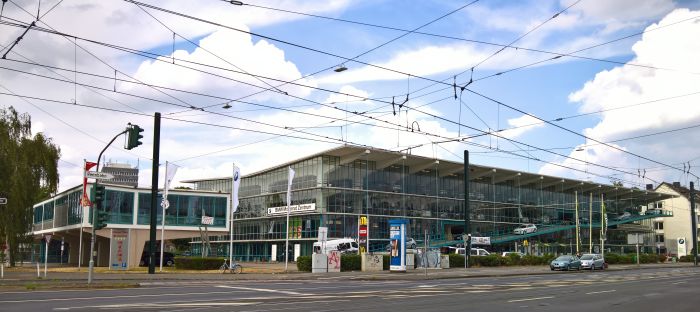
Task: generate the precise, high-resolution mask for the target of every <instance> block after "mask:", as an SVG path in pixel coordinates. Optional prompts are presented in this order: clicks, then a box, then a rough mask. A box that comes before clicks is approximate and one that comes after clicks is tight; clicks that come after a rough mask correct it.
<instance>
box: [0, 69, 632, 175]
mask: <svg viewBox="0 0 700 312" xmlns="http://www.w3.org/2000/svg"><path fill="white" fill-rule="evenodd" d="M48 78H51V79H54V80H59V79H57V78H53V77H48ZM0 94H5V93H0ZM5 95H12V94H5ZM12 96H20V95H12ZM25 97H27V98H32V99H37V100H46V99H43V98H37V97H29V96H25ZM54 102H59V103H64V104H67V103H68V102H62V101H54ZM75 105H78V104H75ZM175 105H178V104H175ZM79 106H85V107H92V108H100V109H107V108H102V107H96V106H90V105H85V104H80V105H79ZM107 110H111V111H118V112H127V111H122V110H115V109H107ZM413 110H416V111H419V110H417V109H415V108H413ZM130 113H132V114H136V113H133V112H130ZM141 115H145V114H141ZM145 116H150V115H145ZM227 117H231V116H227ZM433 117H434V118H439V119H443V120H446V121H449V120H447V119H445V118H442V117H438V116H435V115H433ZM231 118H234V117H231ZM169 119H173V118H169ZM236 119H241V118H236ZM173 120H180V121H184V120H182V119H173ZM242 120H244V121H250V122H254V123H259V124H264V125H267V126H271V127H276V128H282V129H285V130H288V127H281V126H276V125H271V124H267V123H261V122H256V121H251V120H247V119H245V118H243V119H242ZM375 120H377V121H382V122H385V123H389V124H391V123H390V122H387V121H384V120H381V119H375ZM187 122H192V121H187ZM449 122H452V123H455V122H454V121H449ZM192 123H197V122H192ZM202 124H208V123H202ZM218 126H221V125H218ZM221 127H228V126H221ZM466 127H468V126H466ZM230 128H232V129H240V130H242V129H244V128H238V127H230ZM468 128H471V127H468ZM473 129H474V130H477V131H481V130H479V129H476V128H473ZM243 131H254V130H243ZM295 131H296V132H299V133H303V134H307V135H312V136H318V137H321V138H323V139H326V140H330V141H334V140H336V141H341V142H345V143H347V141H345V140H342V139H340V140H339V139H335V138H332V137H328V136H323V135H318V134H313V133H308V132H305V131H300V130H295ZM259 132H261V133H265V134H271V135H279V136H284V137H293V138H299V137H296V136H290V135H285V134H280V133H270V132H262V131H259ZM481 132H484V131H481ZM418 133H425V134H428V135H431V136H435V137H441V138H443V139H448V141H460V139H459V138H457V139H453V138H446V137H444V136H440V135H436V134H432V133H429V132H426V131H420V130H418ZM484 133H486V132H484ZM495 136H498V135H495ZM309 139H310V138H309ZM503 139H506V140H509V141H513V142H515V143H519V144H522V145H525V146H528V147H530V148H537V147H535V146H532V145H529V144H525V143H521V142H518V141H516V140H511V139H507V138H503ZM310 140H314V141H319V142H325V143H330V142H328V141H324V140H319V139H310ZM462 140H463V139H462ZM353 144H355V145H358V146H362V145H361V144H358V143H353ZM537 149H539V150H542V149H541V148H537ZM546 152H549V153H552V154H555V155H558V156H562V157H565V158H571V159H573V160H576V161H579V162H585V163H588V164H590V165H592V166H599V167H604V168H607V169H612V170H614V168H608V167H606V166H603V165H599V164H595V163H591V162H587V161H583V160H580V159H576V158H573V157H569V156H566V155H563V154H559V153H554V152H551V151H546ZM614 171H620V172H623V173H628V172H625V171H621V170H614ZM628 174H629V173H628Z"/></svg>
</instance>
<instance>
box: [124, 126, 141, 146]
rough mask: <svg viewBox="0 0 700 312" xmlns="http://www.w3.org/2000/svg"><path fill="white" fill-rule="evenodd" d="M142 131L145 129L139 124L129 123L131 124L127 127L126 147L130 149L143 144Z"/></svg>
mask: <svg viewBox="0 0 700 312" xmlns="http://www.w3.org/2000/svg"><path fill="white" fill-rule="evenodd" d="M142 132H143V129H142V128H141V127H139V126H138V125H132V124H129V126H127V127H126V144H125V146H124V148H125V149H128V150H130V149H132V148H134V147H137V146H139V145H141V144H143V143H142V142H141V139H143V134H141V133H142Z"/></svg>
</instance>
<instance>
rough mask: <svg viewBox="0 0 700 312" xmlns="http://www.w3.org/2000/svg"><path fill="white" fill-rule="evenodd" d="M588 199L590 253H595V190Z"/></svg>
mask: <svg viewBox="0 0 700 312" xmlns="http://www.w3.org/2000/svg"><path fill="white" fill-rule="evenodd" d="M590 195H591V196H590V199H589V200H588V253H593V192H591V193H590Z"/></svg>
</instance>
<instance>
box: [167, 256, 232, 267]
mask: <svg viewBox="0 0 700 312" xmlns="http://www.w3.org/2000/svg"><path fill="white" fill-rule="evenodd" d="M223 263H224V258H213V257H212V258H199V257H175V266H176V267H177V268H178V269H185V270H215V269H218V268H220V267H221V265H222V264H223Z"/></svg>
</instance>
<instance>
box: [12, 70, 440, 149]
mask: <svg viewBox="0 0 700 312" xmlns="http://www.w3.org/2000/svg"><path fill="white" fill-rule="evenodd" d="M13 61H15V62H20V63H27V62H22V61H17V60H13ZM28 64H29V63H28ZM34 65H38V66H48V65H41V64H34ZM49 67H51V68H54V69H57V70H67V69H63V68H59V67H55V66H49ZM0 69H4V70H9V71H15V72H19V73H23V74H27V75H32V76H36V77H41V78H46V79H51V80H55V81H60V82H64V83H73V82H71V81H69V80H63V79H59V78H55V77H49V76H45V75H41V74H37V73H31V72H26V71H22V70H18V69H13V68H7V67H3V66H0ZM69 71H70V70H69ZM81 74H84V75H91V76H94V77H99V78H104V79H112V78H111V77H106V76H101V75H97V74H89V73H85V72H81ZM120 81H121V82H126V83H133V84H139V83H136V82H133V81H129V80H120ZM78 85H80V86H83V87H88V88H95V89H98V90H106V91H109V89H105V88H102V87H99V86H93V85H89V84H85V83H78ZM151 86H152V87H155V88H163V89H166V90H171V91H177V92H183V93H189V94H193V95H199V96H206V97H214V98H218V99H225V98H222V97H218V96H213V95H207V94H203V93H197V92H192V91H185V90H180V89H174V88H168V87H163V86H157V85H151ZM117 93H119V94H123V95H127V96H132V97H136V98H140V99H144V100H150V101H154V102H157V103H161V104H167V105H174V106H180V107H182V104H178V103H173V102H167V101H163V100H158V99H153V98H149V97H145V96H141V95H135V94H131V93H127V92H123V91H117ZM250 104H253V105H257V106H263V107H268V108H273V109H277V110H282V111H288V112H293V113H299V114H304V115H310V116H313V117H319V118H327V119H332V120H333V121H342V120H343V119H341V118H336V117H330V116H324V115H319V114H314V113H307V112H300V111H295V110H290V109H283V108H277V107H271V106H268V105H264V104H257V103H250ZM205 112H208V113H210V114H212V115H218V116H223V117H228V118H233V119H238V120H242V121H246V122H252V123H258V124H261V125H265V126H270V127H276V128H282V129H285V130H290V129H292V130H293V131H292V132H299V133H303V134H307V135H312V136H321V137H324V138H328V137H327V136H323V135H319V134H314V133H310V132H306V131H302V130H299V128H295V127H289V126H284V127H281V126H276V125H272V124H269V123H264V122H260V121H255V120H250V119H247V118H242V117H237V116H230V115H226V114H223V113H217V112H210V111H205ZM355 113H356V112H355ZM369 118H370V119H374V120H377V121H382V122H384V123H387V124H389V125H390V126H391V127H389V126H382V125H376V124H366V123H362V122H354V123H355V124H362V125H367V126H372V127H378V128H386V129H389V130H392V131H393V130H399V131H403V132H414V131H413V130H409V129H408V128H407V127H403V126H401V125H398V124H392V123H390V122H386V121H384V120H380V119H377V118H374V117H369ZM426 133H427V132H426ZM429 135H432V136H436V137H440V136H438V135H434V134H429ZM441 138H444V137H441Z"/></svg>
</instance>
